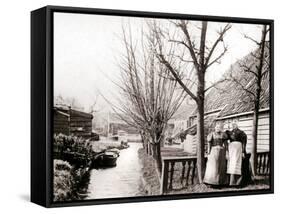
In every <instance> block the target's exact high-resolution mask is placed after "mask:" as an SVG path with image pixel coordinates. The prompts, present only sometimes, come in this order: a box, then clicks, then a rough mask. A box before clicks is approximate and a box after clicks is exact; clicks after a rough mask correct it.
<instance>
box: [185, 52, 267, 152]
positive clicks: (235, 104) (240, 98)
mask: <svg viewBox="0 0 281 214" xmlns="http://www.w3.org/2000/svg"><path fill="white" fill-rule="evenodd" d="M267 51H268V49H267ZM242 62H247V63H249V64H250V63H253V64H254V65H253V67H254V66H255V63H256V62H255V61H254V58H253V56H252V55H251V54H249V55H247V56H246V57H244V58H243V59H241V60H239V61H237V62H236V63H235V64H233V65H232V66H231V68H230V69H229V71H227V72H226V73H225V77H226V79H229V78H228V77H230V75H232V77H233V76H235V77H236V78H238V79H239V81H241V82H242V83H247V84H245V85H246V87H247V90H249V91H252V92H254V90H255V84H254V81H255V80H254V77H253V74H251V73H247V72H244V71H243V70H242V68H241V63H242ZM265 69H268V68H265ZM264 71H265V70H264ZM225 77H224V78H225ZM269 78H270V77H269V71H268V72H267V73H266V74H265V75H264V78H263V80H262V93H261V99H260V110H259V119H258V124H259V125H258V137H257V138H258V142H257V150H258V152H264V151H269V145H270V136H269V135H270V97H269V93H270V88H269V87H270V84H269ZM253 109H254V104H253V102H252V101H251V98H250V96H249V94H248V93H247V92H246V91H245V90H242V89H241V88H239V87H238V86H237V84H236V83H234V82H231V81H224V82H222V83H220V84H218V85H217V86H216V87H215V88H213V89H211V90H210V91H209V93H208V94H207V95H206V98H205V135H207V134H208V133H210V132H211V131H213V129H214V124H215V123H216V122H217V121H220V122H222V123H223V124H224V129H225V130H227V129H231V124H232V122H233V121H234V120H235V121H236V122H237V124H238V126H239V128H240V129H241V130H243V131H244V132H245V133H246V134H247V139H248V141H247V148H246V149H247V151H248V152H250V151H251V146H252V136H251V134H252V128H253ZM196 115H197V110H196V109H195V110H194V112H193V114H192V115H191V116H190V117H189V119H188V124H189V127H188V128H187V129H186V130H185V131H184V134H185V135H187V138H188V140H186V142H185V143H187V144H189V150H190V151H191V152H192V153H196V124H197V120H196ZM190 151H189V152H190Z"/></svg>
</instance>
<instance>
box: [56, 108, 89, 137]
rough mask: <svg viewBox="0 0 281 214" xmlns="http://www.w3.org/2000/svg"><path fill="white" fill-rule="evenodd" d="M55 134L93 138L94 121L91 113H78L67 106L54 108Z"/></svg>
mask: <svg viewBox="0 0 281 214" xmlns="http://www.w3.org/2000/svg"><path fill="white" fill-rule="evenodd" d="M53 113H54V114H53V115H54V116H53V119H54V122H53V125H54V133H56V134H59V133H62V134H66V135H71V134H74V135H75V136H79V137H85V138H88V137H91V133H92V119H93V115H92V114H91V113H86V112H83V111H78V110H75V109H71V108H70V107H65V106H55V107H54V108H53Z"/></svg>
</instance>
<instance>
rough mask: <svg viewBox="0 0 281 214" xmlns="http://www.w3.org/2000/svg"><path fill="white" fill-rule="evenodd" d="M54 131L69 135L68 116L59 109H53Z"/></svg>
mask: <svg viewBox="0 0 281 214" xmlns="http://www.w3.org/2000/svg"><path fill="white" fill-rule="evenodd" d="M53 128H54V133H56V134H59V133H62V134H65V135H69V131H70V130H69V116H67V115H66V114H64V113H60V112H59V111H54V127H53Z"/></svg>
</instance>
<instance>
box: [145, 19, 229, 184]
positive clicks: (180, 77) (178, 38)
mask: <svg viewBox="0 0 281 214" xmlns="http://www.w3.org/2000/svg"><path fill="white" fill-rule="evenodd" d="M172 23H173V24H174V25H175V26H176V29H177V30H178V31H176V32H175V33H174V34H173V35H172V38H171V37H170V33H169V30H167V31H168V33H167V32H166V31H165V30H163V28H162V27H161V26H159V25H157V24H156V23H155V22H154V23H153V24H150V29H151V31H152V34H156V38H157V41H156V42H155V43H154V48H155V53H156V55H157V58H158V60H159V62H161V63H162V64H163V65H165V67H166V68H167V69H168V71H169V72H170V74H171V76H172V77H173V79H174V80H175V81H176V82H178V84H179V85H180V86H181V87H182V89H183V90H184V91H185V92H186V94H187V95H189V96H190V97H191V98H192V99H193V100H194V101H195V102H196V104H197V110H198V113H197V121H198V122H197V168H198V178H199V182H200V183H202V182H203V175H204V169H205V161H204V155H205V152H204V147H205V139H204V138H205V134H204V99H205V93H206V91H208V90H209V89H210V88H212V87H214V86H215V85H216V84H217V83H213V84H211V85H210V86H209V87H206V84H205V75H206V72H207V70H208V68H210V67H211V66H212V65H213V64H215V63H219V62H220V60H221V59H222V57H223V56H224V55H225V53H226V52H227V47H226V46H225V44H224V40H223V38H224V36H225V34H226V33H227V31H228V30H229V29H230V28H231V25H230V24H226V25H224V26H223V27H222V28H221V29H220V30H219V31H218V32H217V37H216V39H215V40H214V42H213V43H211V41H210V39H209V40H208V37H207V36H208V35H207V27H208V22H206V21H202V22H201V26H199V27H197V30H199V35H200V36H199V39H198V40H196V39H195V38H196V35H191V34H190V32H191V31H190V25H191V23H189V22H188V21H184V20H181V21H176V22H174V21H173V22H172ZM167 35H168V36H167ZM165 37H168V39H167V38H165ZM164 39H166V40H168V42H170V43H172V44H171V46H170V48H165V44H164V43H165V42H163V40H164ZM166 43H167V42H166ZM220 44H222V45H221V46H220ZM219 46H220V47H222V49H221V48H220V50H219V49H218V47H219ZM179 48H181V52H180V53H179V51H178V49H179ZM218 52H219V53H218ZM183 63H186V64H187V66H183ZM190 65H191V66H190ZM190 77H192V78H190ZM220 82H221V81H220Z"/></svg>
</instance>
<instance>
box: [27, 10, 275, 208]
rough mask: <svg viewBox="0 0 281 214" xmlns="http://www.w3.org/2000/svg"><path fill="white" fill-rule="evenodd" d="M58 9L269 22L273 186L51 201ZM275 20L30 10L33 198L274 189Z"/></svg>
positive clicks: (124, 200)
mask: <svg viewBox="0 0 281 214" xmlns="http://www.w3.org/2000/svg"><path fill="white" fill-rule="evenodd" d="M54 12H63V13H79V14H96V15H110V16H129V17H151V18H166V19H167V18H169V19H188V20H200V21H202V20H207V21H216V22H233V23H252V24H268V25H270V54H271V57H270V95H271V97H270V152H271V156H270V158H271V174H270V189H268V190H250V191H249V190H247V191H230V192H220V193H217V192H216V193H215V192H211V193H192V194H181V195H162V196H148V197H129V198H113V199H96V200H83V201H70V202H53V201H52V185H53V183H52V176H53V170H52V169H53V163H52V134H53V133H52V128H53V127H52V120H53V118H52V117H53V115H52V106H53V57H54V56H53V43H54V41H53V14H54ZM273 65H274V21H273V20H269V19H252V18H238V17H220V16H203V15H187V14H174V13H158V12H144V11H141V12H140V11H124V10H109V9H93V8H79V7H63V6H46V7H43V8H40V9H37V10H34V11H32V12H31V201H32V202H34V203H36V204H39V205H42V206H44V207H62V206H77V205H79V206H80V205H96V204H112V203H127V202H145V201H159V200H176V199H189V198H207V197H222V196H223V197H225V196H241V195H254V194H268V193H273V192H274V66H273Z"/></svg>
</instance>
